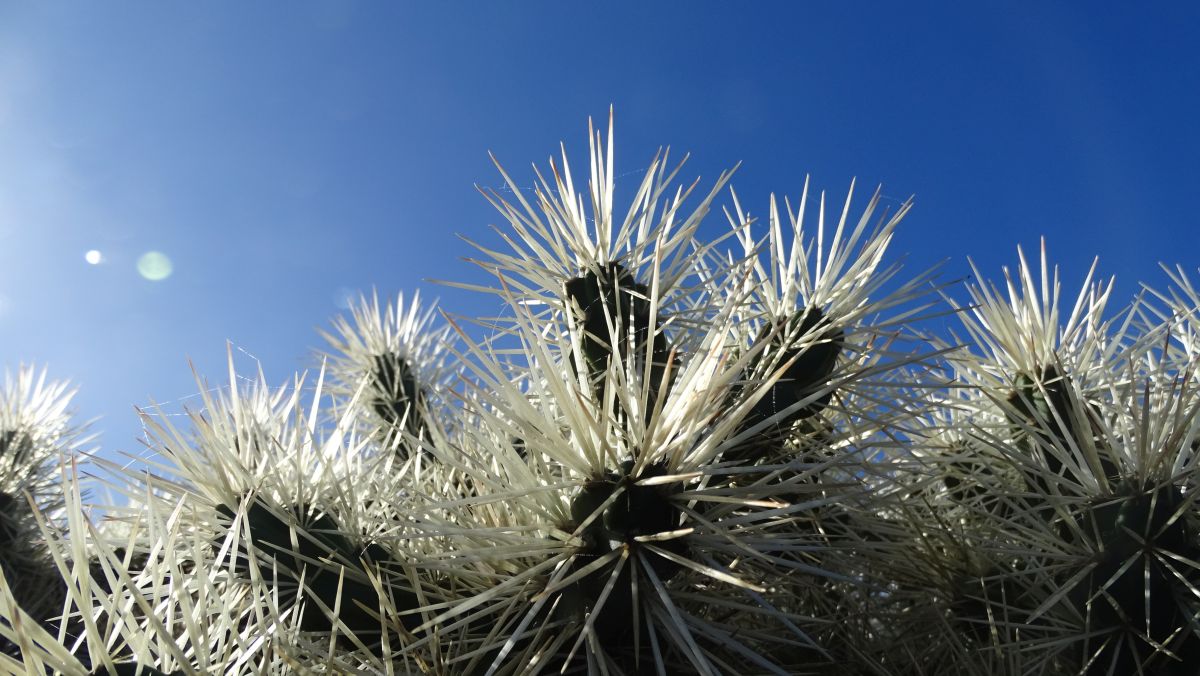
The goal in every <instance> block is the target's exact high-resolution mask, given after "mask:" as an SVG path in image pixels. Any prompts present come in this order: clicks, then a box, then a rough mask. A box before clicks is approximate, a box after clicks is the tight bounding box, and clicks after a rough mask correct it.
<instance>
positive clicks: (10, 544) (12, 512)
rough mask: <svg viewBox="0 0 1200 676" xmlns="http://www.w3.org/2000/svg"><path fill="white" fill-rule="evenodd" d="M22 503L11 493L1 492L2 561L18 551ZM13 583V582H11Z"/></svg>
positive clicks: (0, 540)
mask: <svg viewBox="0 0 1200 676" xmlns="http://www.w3.org/2000/svg"><path fill="white" fill-rule="evenodd" d="M19 507H20V503H19V502H17V498H16V497H15V496H13V495H12V494H10V493H5V492H4V491H0V552H3V553H2V554H0V561H3V560H5V559H6V558H7V555H8V554H9V553H11V552H13V551H15V550H16V548H17V545H18V542H17V540H18V538H19V536H20V533H21V528H20V524H19V515H18V514H17V510H18V509H19ZM10 582H11V581H10Z"/></svg>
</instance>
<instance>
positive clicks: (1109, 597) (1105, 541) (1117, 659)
mask: <svg viewBox="0 0 1200 676" xmlns="http://www.w3.org/2000/svg"><path fill="white" fill-rule="evenodd" d="M1121 493H1122V494H1121V495H1120V496H1118V497H1115V498H1107V499H1105V500H1103V501H1099V502H1097V503H1095V504H1093V505H1092V506H1090V507H1088V508H1087V510H1086V511H1085V512H1084V513H1083V515H1082V517H1081V519H1080V525H1081V527H1082V528H1083V531H1084V533H1085V536H1086V537H1087V538H1088V539H1089V540H1091V541H1092V545H1093V548H1094V550H1095V551H1096V556H1095V564H1094V565H1095V568H1094V569H1093V570H1092V573H1091V575H1089V576H1088V577H1087V578H1085V579H1084V580H1083V581H1082V582H1081V583H1080V584H1079V585H1078V586H1077V587H1075V589H1073V590H1072V592H1071V600H1072V601H1073V603H1074V604H1075V607H1076V609H1077V610H1078V612H1079V614H1080V616H1081V617H1083V618H1084V619H1085V622H1086V629H1087V633H1088V634H1089V635H1090V637H1089V638H1088V639H1087V640H1085V641H1083V642H1082V643H1081V645H1080V648H1079V650H1080V656H1079V660H1080V663H1081V664H1086V663H1088V662H1089V661H1090V662H1091V666H1089V667H1088V668H1087V670H1086V672H1085V673H1086V674H1087V675H1088V676H1093V675H1094V676H1099V675H1100V674H1109V673H1114V674H1135V673H1139V668H1140V669H1141V673H1146V674H1151V673H1153V674H1167V675H1170V676H1175V675H1182V674H1189V675H1194V674H1195V673H1196V665H1197V664H1200V637H1197V636H1196V633H1195V632H1194V631H1191V630H1190V629H1188V628H1189V627H1191V626H1192V624H1193V622H1194V620H1193V618H1194V616H1195V614H1196V613H1197V602H1196V599H1195V598H1194V593H1193V592H1192V591H1191V589H1189V587H1191V588H1192V589H1194V588H1195V587H1196V585H1197V584H1200V573H1198V572H1197V571H1196V570H1195V569H1194V568H1192V567H1191V566H1189V565H1188V564H1186V563H1183V561H1196V560H1200V543H1198V542H1197V532H1196V528H1195V526H1194V524H1192V523H1191V522H1190V518H1189V516H1190V514H1189V512H1190V511H1191V509H1192V501H1191V499H1190V498H1188V497H1187V496H1185V494H1184V492H1183V491H1181V490H1180V489H1179V488H1176V487H1174V486H1145V487H1143V486H1132V485H1126V486H1124V487H1123V488H1122V491H1121ZM1181 578H1182V579H1181ZM1181 628H1182V629H1183V630H1182V631H1180V629H1181ZM1153 644H1158V645H1161V646H1163V649H1164V650H1159V649H1158V648H1156V647H1155V645H1153ZM1166 651H1169V652H1170V653H1173V654H1174V655H1175V657H1172V656H1171V655H1169V654H1168V653H1167V652H1166ZM1093 657H1094V658H1095V659H1093ZM1110 669H1113V671H1110Z"/></svg>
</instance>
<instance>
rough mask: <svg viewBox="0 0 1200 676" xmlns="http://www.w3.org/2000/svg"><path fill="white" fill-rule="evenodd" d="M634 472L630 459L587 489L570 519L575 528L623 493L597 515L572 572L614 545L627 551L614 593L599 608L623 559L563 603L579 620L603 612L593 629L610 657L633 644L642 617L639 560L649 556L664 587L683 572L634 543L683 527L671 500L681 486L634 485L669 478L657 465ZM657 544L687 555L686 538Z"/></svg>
mask: <svg viewBox="0 0 1200 676" xmlns="http://www.w3.org/2000/svg"><path fill="white" fill-rule="evenodd" d="M633 467H634V462H633V461H632V460H626V461H625V462H623V463H622V464H621V469H620V471H619V472H612V471H609V472H605V473H604V475H603V476H601V477H598V478H597V479H596V480H594V481H590V482H588V483H587V484H586V485H584V487H583V489H582V490H581V491H580V492H579V494H578V495H577V496H575V499H574V500H572V502H571V518H572V519H573V520H574V522H575V523H574V524H573V525H572V526H571V528H572V529H573V528H575V527H577V526H578V524H581V523H583V522H584V521H585V520H587V519H588V518H589V517H591V516H592V515H593V514H596V512H597V511H598V510H600V509H601V507H602V506H603V505H604V503H605V502H606V501H607V500H608V499H609V498H610V497H611V496H612V494H613V493H614V492H615V491H616V490H617V489H618V487H621V489H622V492H621V494H620V495H618V496H617V498H616V499H615V500H613V501H612V502H610V503H609V504H608V506H607V507H604V508H603V511H602V512H601V513H599V514H596V516H595V518H594V519H593V520H592V522H591V524H589V526H588V527H587V528H586V529H585V530H584V532H583V540H584V545H583V547H582V548H581V550H580V551H579V552H578V553H577V555H576V558H575V561H574V564H573V570H579V569H580V568H583V567H584V566H586V565H588V564H590V563H592V562H593V561H595V560H596V558H597V557H600V556H603V555H605V554H607V553H609V552H610V551H612V548H613V546H614V545H616V546H619V547H629V548H630V550H631V552H630V553H631V555H630V556H629V558H628V560H627V561H626V562H625V563H624V565H623V567H622V569H621V570H620V572H619V573H617V580H616V584H615V586H614V587H613V590H612V592H611V593H610V594H609V596H608V598H607V599H605V602H604V605H603V606H600V607H599V608H597V606H598V605H599V599H600V595H601V594H602V593H603V591H604V588H605V586H607V585H608V581H609V579H610V578H611V577H612V575H613V572H614V571H615V570H616V569H615V566H617V565H621V564H620V562H619V560H618V561H616V562H614V563H612V564H610V565H607V566H604V567H602V568H601V569H600V570H598V571H595V572H593V573H592V574H590V575H588V576H587V577H585V578H583V579H582V580H580V581H579V582H578V583H576V584H575V585H574V586H573V587H572V588H570V589H568V590H566V591H565V592H564V593H563V599H562V603H561V606H562V607H563V608H564V610H563V612H565V613H568V614H571V615H574V616H575V617H576V618H584V617H587V616H590V615H591V614H592V613H594V612H598V613H599V615H597V616H596V617H595V618H594V620H593V622H594V624H593V626H594V630H595V632H596V634H597V636H598V637H599V638H600V640H601V644H602V645H603V646H604V647H605V649H606V651H608V652H610V653H615V652H617V651H618V650H619V649H622V648H624V647H626V646H627V645H632V643H631V640H632V631H633V622H632V619H631V618H632V613H633V612H635V611H636V612H639V613H640V612H641V610H640V609H635V608H634V605H633V603H634V599H633V585H632V578H631V576H632V575H642V573H641V572H640V571H641V564H640V563H639V561H638V559H639V556H645V557H648V559H647V560H648V561H649V562H650V565H651V566H652V567H653V569H654V572H655V575H657V576H658V577H659V579H660V580H662V581H663V582H666V581H668V580H670V579H672V578H673V577H674V576H675V575H676V574H677V573H678V572H679V571H680V568H681V567H680V565H679V564H678V563H675V562H674V561H670V560H668V559H666V558H663V557H662V556H659V555H658V554H655V553H653V552H650V551H648V550H645V549H644V548H643V547H642V545H641V543H639V542H637V541H636V540H635V538H637V537H638V536H641V535H654V534H657V533H663V532H669V531H673V530H676V529H678V528H679V527H680V523H681V519H682V512H681V511H680V510H679V508H678V507H676V506H675V505H674V504H673V502H672V498H671V496H672V494H673V493H674V492H676V491H677V487H676V486H673V485H670V484H659V485H654V486H637V485H635V484H636V483H637V482H638V481H642V480H644V479H649V478H653V477H659V476H665V475H666V474H667V471H666V468H665V467H664V466H663V465H661V464H654V465H650V466H647V467H645V468H643V470H642V471H641V473H639V474H638V475H637V476H634V475H633ZM654 544H655V546H657V547H659V548H661V549H664V550H666V551H669V552H671V553H672V554H676V555H679V556H686V555H687V553H688V549H687V545H686V543H685V542H684V540H683V538H673V539H670V540H662V541H659V542H656V543H654ZM638 586H639V588H640V589H641V590H642V593H647V590H649V589H651V588H652V587H651V583H650V582H649V580H645V579H639V582H638ZM643 624H644V622H643ZM644 630H645V627H643V631H644ZM643 638H644V637H643ZM642 645H643V647H646V645H647V644H646V643H645V642H643V644H642Z"/></svg>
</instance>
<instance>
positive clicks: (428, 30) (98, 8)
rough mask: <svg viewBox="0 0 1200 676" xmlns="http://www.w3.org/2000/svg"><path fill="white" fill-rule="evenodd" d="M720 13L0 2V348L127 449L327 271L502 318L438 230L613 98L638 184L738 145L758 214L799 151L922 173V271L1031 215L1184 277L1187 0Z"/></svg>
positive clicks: (1199, 83) (1190, 215)
mask: <svg viewBox="0 0 1200 676" xmlns="http://www.w3.org/2000/svg"><path fill="white" fill-rule="evenodd" d="M733 4H735V3H720V4H718V3H675V4H668V3H603V4H601V5H597V4H594V3H592V4H584V3H557V2H526V3H486V4H485V3H477V4H468V3H451V2H439V3H434V2H425V3H419V4H418V3H325V2H320V3H306V2H289V3H267V2H237V3H235V2H188V3H184V2H154V3H150V2H146V3H137V4H134V3H103V4H99V3H87V4H72V3H26V2H15V1H14V2H9V1H8V0H0V366H7V367H10V368H11V367H15V366H16V365H17V364H18V363H21V362H36V363H39V364H48V365H49V366H50V368H51V374H52V375H53V376H55V377H61V378H69V379H71V380H72V381H74V382H76V383H77V384H79V385H80V386H81V388H82V389H81V394H80V396H79V398H78V400H77V404H78V406H77V408H78V410H79V412H80V415H81V416H82V417H85V418H86V417H93V416H103V417H104V419H103V420H102V421H101V422H100V424H99V425H98V429H100V430H101V431H102V432H103V437H102V440H101V443H102V445H103V447H104V448H105V449H106V450H107V451H110V452H111V451H132V452H137V451H138V450H139V445H138V443H137V442H136V438H137V437H138V436H139V430H140V428H139V425H138V423H137V420H136V418H135V416H134V414H133V406H134V405H145V404H147V403H148V402H150V401H151V400H157V401H160V402H169V403H168V408H169V409H170V410H178V409H179V407H180V406H181V405H183V404H185V403H189V402H193V403H194V402H195V399H194V398H192V399H189V398H188V397H189V395H191V394H193V393H194V392H195V391H196V389H197V388H196V385H195V383H194V381H193V379H192V374H191V371H190V369H189V366H188V360H189V359H191V360H192V361H193V362H194V363H195V364H196V367H197V369H198V370H199V371H200V372H201V373H203V374H206V375H208V376H210V377H211V378H212V380H213V382H214V383H221V382H223V380H224V360H225V345H226V340H229V341H232V343H233V344H234V345H235V346H236V348H237V349H238V350H240V351H244V352H245V353H249V354H252V355H254V356H256V357H258V358H260V359H261V360H262V361H263V366H264V370H265V372H266V374H267V376H268V378H269V379H271V380H272V381H274V382H282V381H283V380H284V379H285V378H287V377H288V374H289V373H291V372H292V371H294V370H296V369H299V368H304V367H307V366H310V365H311V364H312V363H313V359H312V356H311V355H312V350H313V349H314V348H316V347H318V346H320V345H321V340H320V339H319V337H318V336H317V334H316V332H315V331H314V328H315V327H317V326H327V325H328V321H329V318H330V317H331V316H333V315H334V314H335V313H337V312H338V301H339V298H340V297H341V296H342V295H344V293H345V292H346V290H360V289H370V288H371V287H372V286H376V287H378V289H379V290H380V291H381V292H386V293H392V292H394V291H397V290H401V289H406V290H415V289H421V290H422V291H423V293H427V294H429V295H430V296H438V297H440V298H441V300H442V304H443V306H444V307H446V308H447V309H448V310H451V311H455V312H461V313H467V314H473V313H487V312H489V311H492V310H494V309H495V308H494V305H495V304H494V302H491V303H489V302H487V301H486V299H484V298H481V297H477V296H473V295H472V294H469V293H466V292H459V291H456V290H453V289H445V288H440V287H436V286H434V285H431V284H429V283H428V282H426V281H423V280H425V279H427V278H431V277H433V278H455V279H468V280H478V279H481V275H480V273H478V272H477V271H476V270H474V269H473V268H472V267H471V266H470V265H469V264H467V263H464V262H462V261H461V260H460V257H462V256H464V255H467V254H468V253H469V251H468V249H467V248H466V247H465V245H464V244H462V243H461V242H460V241H459V240H457V239H456V237H455V234H456V233H462V234H464V235H467V236H471V237H474V238H480V239H484V240H487V232H486V227H487V226H488V225H489V224H492V223H496V222H497V221H498V218H497V216H496V215H495V214H494V213H492V212H491V209H490V207H489V206H488V205H487V204H486V202H485V201H484V200H483V199H482V197H480V196H479V195H478V194H477V193H476V192H475V190H474V188H473V185H475V184H478V185H481V186H498V185H499V184H500V181H499V177H498V175H497V173H496V172H495V170H494V169H493V168H492V167H491V165H490V163H489V160H488V157H487V151H488V150H491V151H493V152H495V153H496V155H497V156H498V157H499V158H500V159H501V161H502V162H504V163H505V165H506V166H507V167H508V168H509V170H510V171H512V172H513V173H514V175H515V176H517V177H519V178H520V179H522V180H524V179H528V178H529V177H530V176H531V172H530V171H529V169H528V167H529V165H530V163H531V162H537V163H539V165H540V164H542V163H544V161H545V159H546V158H547V157H548V156H549V155H551V154H552V153H554V152H556V150H557V144H558V142H559V141H565V142H566V143H567V147H568V151H569V152H571V153H572V155H573V156H574V157H575V158H576V164H577V166H578V167H580V168H582V167H584V166H586V165H585V164H584V162H583V152H584V147H585V146H584V143H585V134H586V122H587V118H588V117H589V116H592V117H596V118H604V117H605V116H606V115H607V110H608V107H609V105H610V104H612V105H614V106H615V108H616V116H617V172H618V173H619V174H621V173H626V174H627V176H626V177H625V180H626V181H628V182H631V183H632V182H636V181H638V180H639V179H640V178H641V174H640V173H639V172H640V170H641V169H643V168H644V167H645V166H646V164H647V163H648V161H649V159H650V158H651V156H652V155H653V152H654V150H655V149H656V148H657V147H658V146H660V145H669V146H671V148H672V150H673V152H674V153H676V154H682V152H691V153H692V160H690V161H689V163H688V165H687V166H686V167H685V169H684V171H683V172H682V174H681V175H682V176H684V177H686V178H688V179H689V180H690V179H691V178H693V177H695V176H697V175H698V176H702V177H703V178H704V179H705V180H706V181H711V180H712V179H715V178H716V176H717V175H718V173H719V172H720V170H722V169H724V168H726V167H729V166H732V165H733V164H734V163H736V162H738V161H742V162H743V163H744V164H743V166H742V168H741V169H740V170H739V172H738V174H737V175H736V176H735V178H734V185H735V186H736V187H737V190H738V193H739V196H740V197H741V198H742V200H743V203H744V204H746V205H747V206H748V207H749V208H750V209H751V211H753V212H756V213H760V214H761V213H764V212H765V206H766V198H767V196H768V194H769V193H770V192H772V191H774V192H777V193H780V194H790V195H796V194H797V193H798V192H799V190H800V187H801V185H802V183H803V180H804V176H805V174H806V173H811V174H812V176H813V181H814V186H815V187H817V188H825V189H828V190H830V191H831V192H832V193H834V194H839V195H840V194H841V193H843V192H844V190H845V189H846V187H847V185H848V184H849V181H850V179H851V178H852V177H855V176H857V177H858V179H859V181H860V185H861V186H862V187H863V188H864V191H863V197H864V198H865V197H866V194H867V193H868V192H869V191H870V189H871V188H873V187H874V185H875V184H877V183H883V184H884V194H885V195H887V196H889V197H890V198H894V199H896V200H900V199H903V198H905V197H908V196H909V195H915V197H916V207H915V209H914V211H913V212H912V213H911V215H910V216H909V217H908V219H907V220H906V223H905V225H904V226H903V228H902V230H901V231H900V233H899V235H898V237H897V239H896V241H895V244H894V247H895V248H894V251H895V252H896V253H907V254H908V264H909V265H910V266H911V268H912V269H913V270H914V271H915V270H918V269H923V268H924V267H926V266H928V265H930V264H932V263H934V262H935V261H938V260H940V259H943V258H949V259H950V264H949V266H948V267H947V270H946V276H947V278H952V277H955V276H961V275H963V274H965V273H966V269H967V268H966V257H967V256H968V255H970V256H973V257H974V258H975V260H976V261H977V262H978V263H979V264H980V265H981V266H982V267H983V269H984V270H987V271H989V274H994V275H996V276H997V277H998V276H999V274H1000V266H1001V265H1004V264H1010V263H1012V262H1013V261H1015V247H1016V246H1017V245H1018V244H1022V245H1024V246H1025V247H1026V249H1027V251H1032V250H1035V249H1036V247H1037V242H1038V238H1039V237H1040V236H1041V235H1045V236H1046V237H1047V238H1048V245H1049V249H1050V253H1051V255H1052V257H1053V258H1054V259H1055V260H1056V261H1058V262H1059V263H1061V265H1062V267H1063V269H1064V273H1065V275H1066V281H1067V286H1068V288H1072V289H1073V287H1075V286H1077V284H1078V282H1079V281H1080V279H1081V278H1082V275H1083V274H1084V272H1085V271H1086V268H1087V266H1088V264H1089V263H1090V260H1091V258H1092V257H1093V256H1097V255H1098V256H1100V269H1101V271H1102V272H1103V273H1105V274H1115V275H1116V276H1117V278H1118V291H1117V294H1118V298H1117V300H1118V303H1124V301H1125V300H1126V299H1127V298H1128V297H1129V296H1130V295H1131V294H1132V293H1134V292H1135V291H1136V290H1137V288H1138V287H1137V282H1138V281H1139V280H1142V281H1147V282H1150V283H1151V284H1154V285H1157V286H1162V285H1164V284H1165V280H1164V277H1163V275H1162V274H1161V273H1160V272H1159V271H1158V270H1157V263H1158V262H1159V261H1166V262H1169V263H1180V264H1183V265H1184V266H1185V267H1187V268H1188V269H1189V270H1191V271H1195V269H1196V266H1197V253H1196V252H1197V250H1198V247H1197V244H1200V236H1198V235H1197V234H1196V232H1197V230H1196V228H1197V226H1198V225H1200V217H1198V215H1197V209H1196V193H1197V186H1198V184H1200V180H1198V179H1200V169H1198V168H1197V163H1198V160H1200V129H1198V125H1197V122H1196V121H1197V120H1200V98H1198V97H1200V95H1198V93H1197V92H1198V91H1200V55H1198V54H1200V50H1197V49H1196V47H1195V39H1196V36H1197V35H1200V14H1198V12H1197V10H1195V9H1187V10H1184V9H1181V8H1183V7H1185V6H1191V7H1195V6H1196V5H1195V4H1194V3H1178V4H1175V5H1170V4H1169V3H1156V4H1154V5H1153V7H1154V9H1153V11H1152V12H1151V11H1148V10H1146V9H1145V7H1149V6H1150V5H1137V6H1135V5H1133V4H1130V3H1120V4H1118V3H1113V4H1111V5H1107V4H1106V3H1087V4H1086V5H1082V4H1081V5H1078V7H1080V8H1083V9H1077V10H1071V9H1064V8H1060V7H1056V6H1054V3H1027V4H1021V3H954V4H953V5H951V4H950V3H946V4H945V5H944V6H941V7H939V8H938V9H937V10H929V11H921V10H918V9H917V8H916V7H915V6H914V5H912V4H910V3H886V4H885V3H878V4H877V5H876V6H873V7H870V8H862V9H847V8H842V7H840V6H838V5H840V3H820V4H818V3H744V4H745V5H746V6H747V7H748V8H743V9H730V7H731V6H732V5H733ZM737 4H741V3H737ZM960 5H961V6H960ZM714 223H715V222H714ZM714 227H715V225H714ZM89 249H98V250H100V251H101V252H103V254H104V255H105V256H106V261H105V263H104V264H102V265H98V266H91V265H88V264H87V263H86V262H85V260H84V253H85V252H86V251H87V250H89ZM147 250H160V251H163V252H165V253H166V254H167V255H168V256H170V257H171V259H172V260H173V262H174V267H175V271H174V274H173V275H172V276H171V277H170V278H168V279H167V280H165V281H161V282H150V281H146V280H144V279H142V278H140V277H139V276H138V274H137V272H136V270H135V262H136V259H137V257H138V256H139V255H141V254H142V253H143V252H145V251H147ZM238 354H239V355H240V359H241V360H242V361H243V362H245V361H247V360H248V359H249V358H248V357H246V356H245V355H244V354H242V353H241V352H238ZM243 365H245V364H243ZM251 365H252V362H251Z"/></svg>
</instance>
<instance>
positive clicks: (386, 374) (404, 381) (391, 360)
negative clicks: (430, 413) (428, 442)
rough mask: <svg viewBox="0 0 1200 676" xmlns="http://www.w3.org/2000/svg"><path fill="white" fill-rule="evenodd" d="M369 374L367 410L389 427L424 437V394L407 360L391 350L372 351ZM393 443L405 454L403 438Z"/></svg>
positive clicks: (425, 434)
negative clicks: (371, 363) (371, 411)
mask: <svg viewBox="0 0 1200 676" xmlns="http://www.w3.org/2000/svg"><path fill="white" fill-rule="evenodd" d="M371 378H372V380H373V381H374V388H372V393H373V396H372V398H371V399H370V402H369V403H370V406H371V410H373V411H374V412H375V414H376V415H378V416H379V418H380V419H381V420H383V421H384V422H385V423H387V425H388V426H389V427H391V428H392V429H394V430H398V431H402V432H404V433H405V434H406V435H408V436H411V437H414V438H417V439H425V438H427V436H428V433H427V430H426V429H425V415H424V408H425V402H426V396H425V392H424V390H422V389H421V384H420V383H419V382H418V381H417V377H416V373H415V372H414V370H413V368H412V365H411V364H410V363H409V362H408V360H407V359H405V358H404V357H402V356H400V355H398V354H394V353H387V354H380V355H376V356H375V358H374V365H373V368H372V369H371ZM395 447H396V449H397V453H399V454H400V455H402V456H404V457H407V456H408V453H409V444H408V443H407V442H405V441H402V442H401V443H398V444H395Z"/></svg>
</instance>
